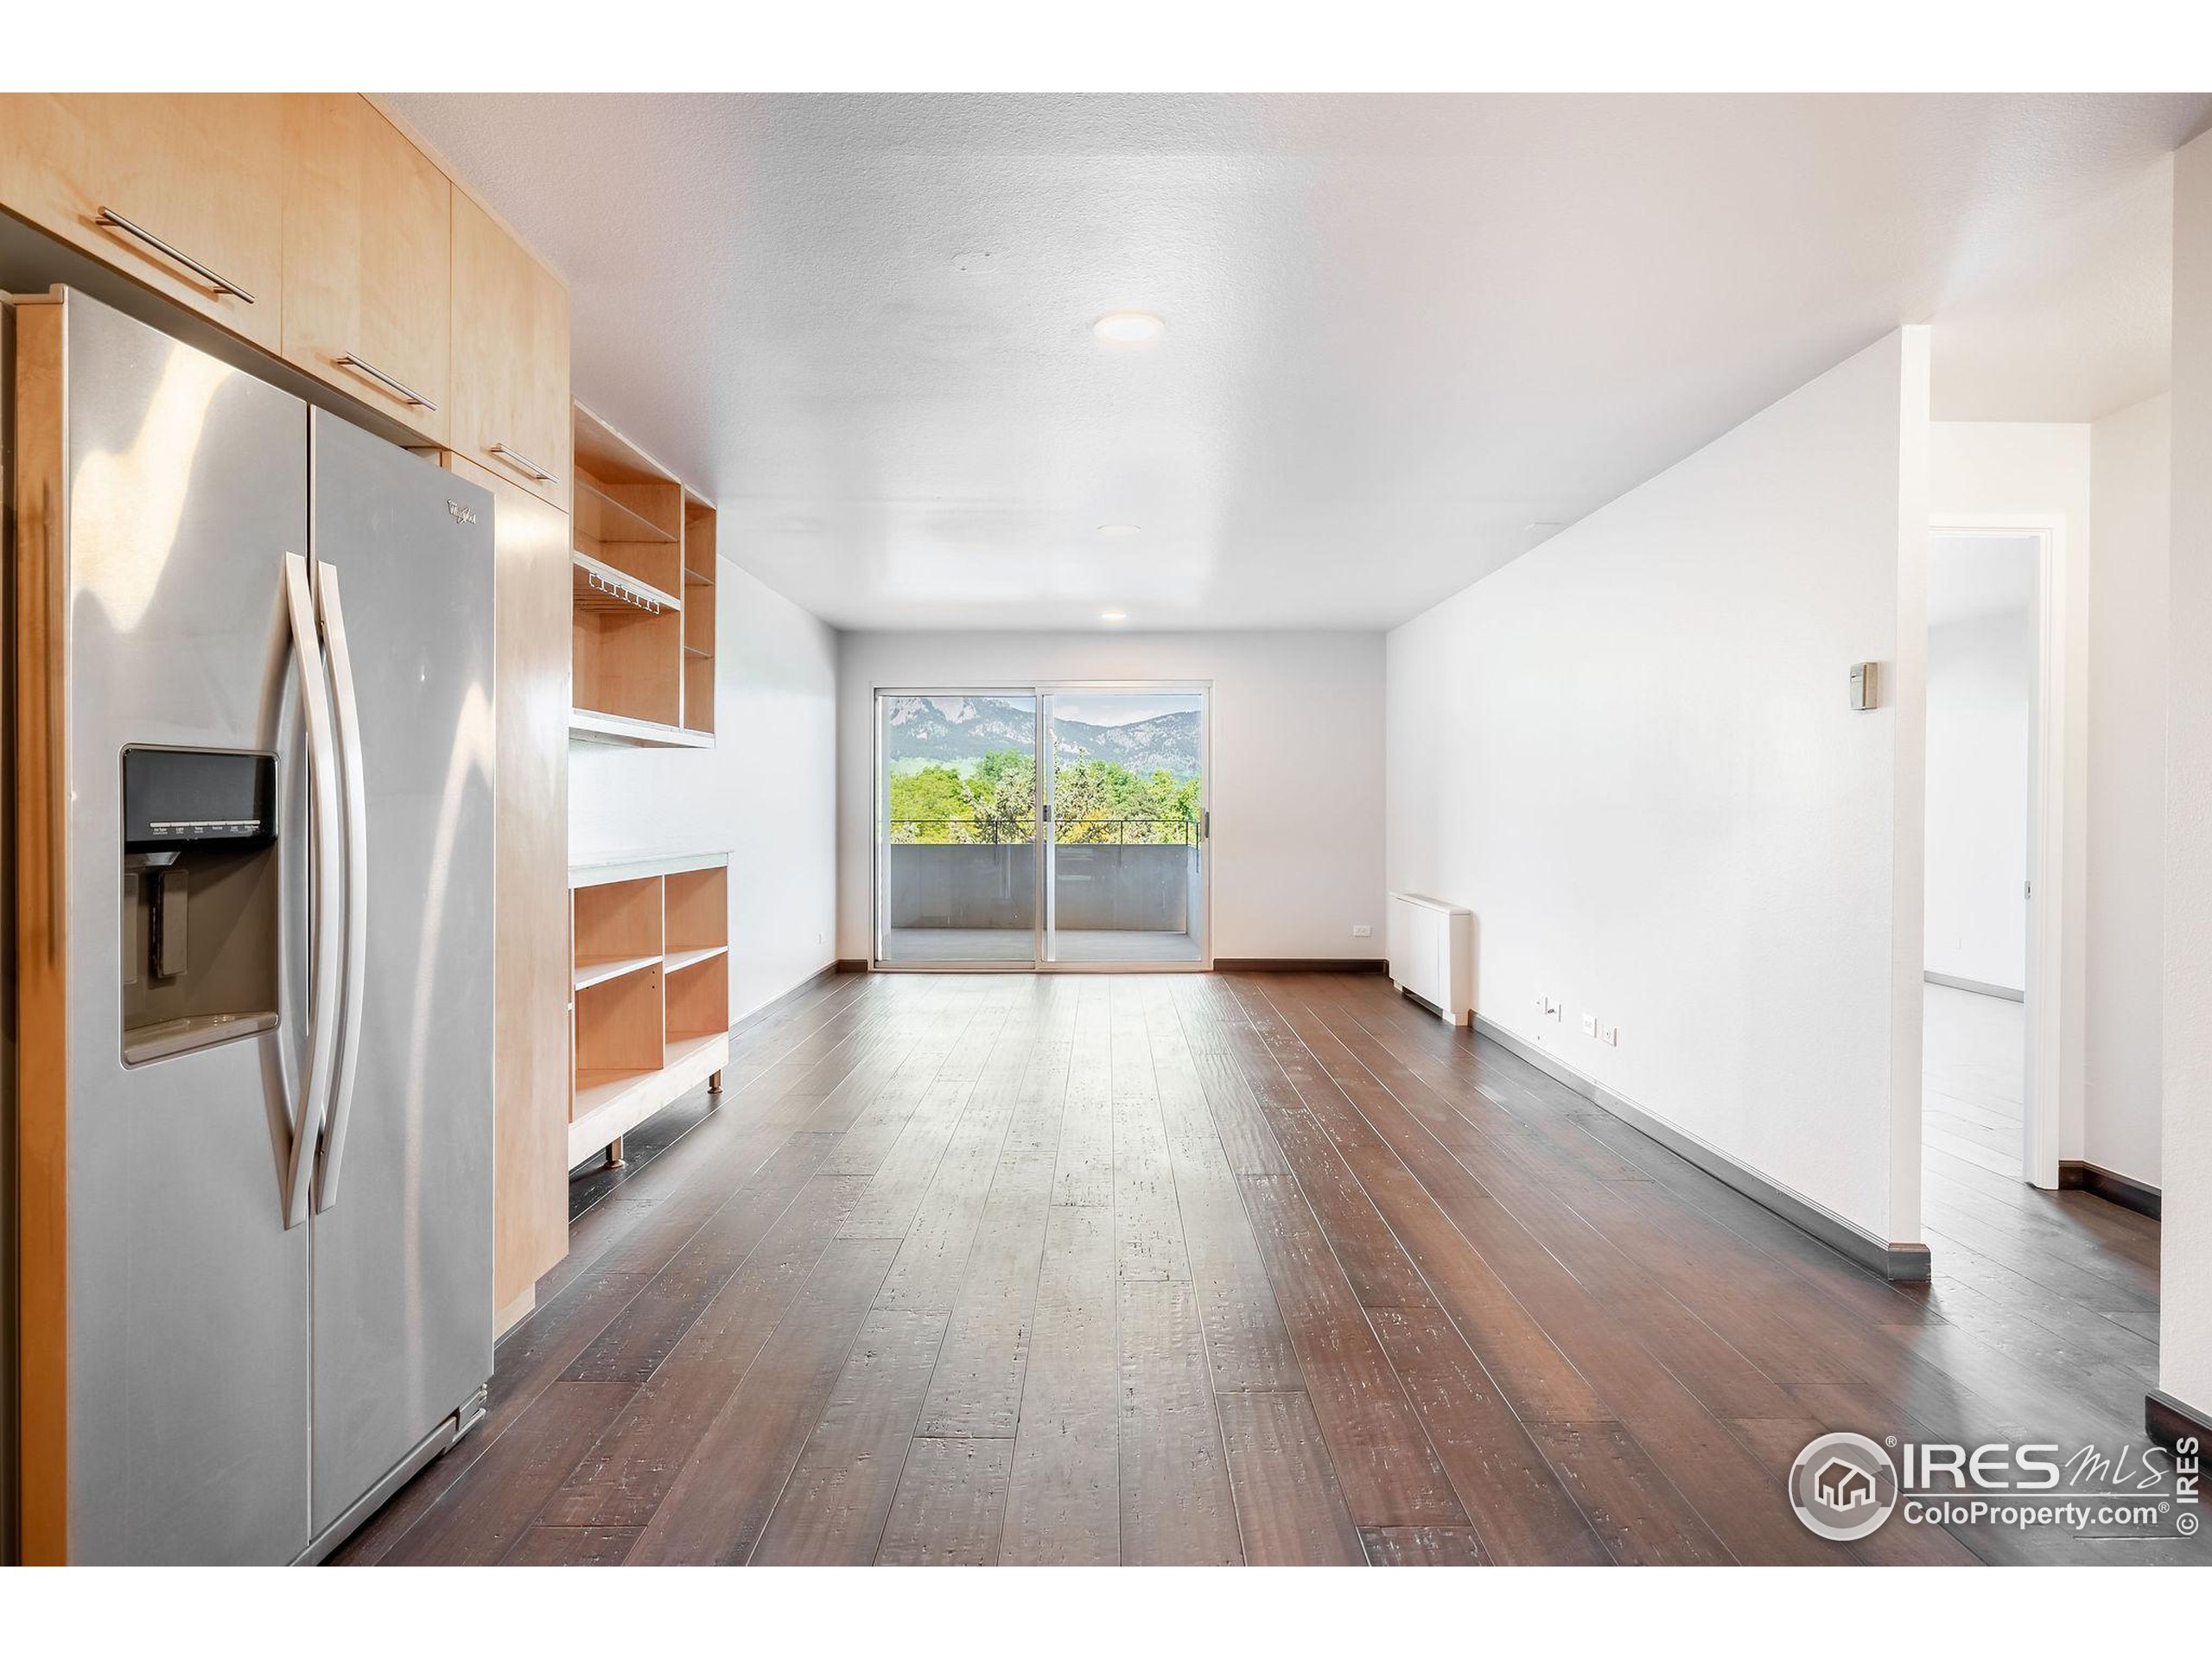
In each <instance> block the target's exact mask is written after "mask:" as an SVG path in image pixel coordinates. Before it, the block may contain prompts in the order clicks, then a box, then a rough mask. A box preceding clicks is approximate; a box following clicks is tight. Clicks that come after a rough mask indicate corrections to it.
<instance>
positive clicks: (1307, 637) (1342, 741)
mask: <svg viewBox="0 0 2212 1659" xmlns="http://www.w3.org/2000/svg"><path fill="white" fill-rule="evenodd" d="M842 644H843V654H842V668H841V671H840V676H839V685H840V699H839V707H838V715H837V723H838V779H839V791H838V813H837V819H838V834H837V865H838V895H839V903H838V907H837V938H838V946H837V954H838V955H839V956H840V957H846V958H848V959H855V960H865V959H866V958H867V957H868V955H869V949H868V928H869V904H870V892H869V888H870V880H871V875H870V872H871V869H872V853H873V844H874V827H873V825H872V823H871V822H870V815H871V813H872V811H873V803H874V785H873V779H872V772H873V768H874V717H875V714H874V691H875V690H876V688H878V687H879V686H881V687H897V686H906V687H931V686H944V687H966V688H974V689H978V690H983V689H988V688H990V687H992V686H995V685H1008V684H1021V683H1034V682H1036V681H1039V680H1211V682H1212V683H1213V698H1212V718H1213V733H1212V752H1211V765H1212V772H1213V775H1212V777H1211V779H1209V781H1208V792H1209V800H1210V802H1211V811H1212V813H1213V863H1212V874H1213V894H1212V944H1213V954H1214V955H1215V957H1376V956H1380V955H1382V954H1383V950H1384V940H1383V636H1382V635H1381V634H1379V633H1150V634H1145V633H1133V634H1122V633H1109V632H1098V633H1046V634H1039V633H925V632H912V633H908V632H897V633H849V634H847V635H845V636H844V638H843V641H842ZM1354 925H1365V926H1368V927H1371V928H1373V929H1374V930H1375V931H1374V933H1373V934H1372V936H1371V937H1370V938H1363V939H1362V938H1353V937H1352V931H1351V930H1352V928H1353V926H1354Z"/></svg>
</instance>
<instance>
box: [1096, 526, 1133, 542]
mask: <svg viewBox="0 0 2212 1659" xmlns="http://www.w3.org/2000/svg"><path fill="white" fill-rule="evenodd" d="M1098 534H1099V537H1101V539H1103V540H1105V541H1109V542H1126V541H1128V539H1129V537H1132V536H1141V535H1143V534H1144V526H1143V525H1142V524H1101V525H1099V526H1098Z"/></svg>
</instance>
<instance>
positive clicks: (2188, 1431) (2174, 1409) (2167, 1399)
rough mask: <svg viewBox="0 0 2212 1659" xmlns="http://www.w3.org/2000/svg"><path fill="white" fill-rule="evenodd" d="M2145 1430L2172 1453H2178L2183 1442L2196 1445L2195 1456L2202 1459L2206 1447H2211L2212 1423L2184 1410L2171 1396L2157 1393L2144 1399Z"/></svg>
mask: <svg viewBox="0 0 2212 1659" xmlns="http://www.w3.org/2000/svg"><path fill="white" fill-rule="evenodd" d="M2143 1427H2144V1428H2145V1430H2147V1431H2148V1432H2149V1433H2150V1436H2151V1438H2152V1440H2156V1441H2157V1442H2158V1444H2159V1445H2160V1446H2164V1447H2165V1448H2166V1450H2167V1451H2169V1452H2173V1451H2177V1450H2178V1449H2179V1448H2180V1446H2181V1443H2182V1442H2183V1440H2194V1441H2196V1452H2195V1453H2194V1455H2195V1456H2196V1457H2199V1458H2202V1456H2203V1455H2204V1451H2205V1448H2206V1447H2207V1446H2212V1422H2207V1421H2205V1419H2204V1417H2203V1415H2202V1413H2199V1412H2197V1411H2196V1410H2195V1409H2193V1408H2190V1407H2188V1406H2184V1405H2183V1404H2182V1402H2180V1401H2178V1400H2177V1399H2175V1398H2174V1397H2173V1395H2171V1394H2161V1393H2159V1392H2158V1390H2157V1389H2152V1391H2151V1392H2150V1393H2148V1394H2146V1395H2144V1396H2143Z"/></svg>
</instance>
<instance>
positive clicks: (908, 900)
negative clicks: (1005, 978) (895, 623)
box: [873, 683, 1211, 971]
mask: <svg viewBox="0 0 2212 1659" xmlns="http://www.w3.org/2000/svg"><path fill="white" fill-rule="evenodd" d="M1207 696H1208V688H1207V687H1205V685H1203V684H1180V683H1179V684H1166V683H1114V684H1081V685H1078V684H1065V683H1054V684H1042V683H1040V684H1035V685H1028V686H1015V687H995V688H981V687H977V688H956V689H951V690H943V689H937V688H923V689H915V690H906V689H891V688H879V689H878V690H877V691H876V694H875V697H876V766H875V784H876V810H875V883H874V912H875V913H874V933H873V937H874V951H875V956H874V965H875V966H877V967H880V968H927V969H1045V970H1050V969H1088V970H1093V971H1098V970H1112V969H1147V970H1158V969H1202V968H1204V967H1205V966H1207V965H1208V963H1209V962H1210V959H1211V957H1210V950H1209V948H1208V945H1207V943H1206V918H1207V904H1206V899H1207V889H1208V887H1209V880H1208V870H1207V860H1208V856H1209V851H1210V849H1209V845H1208V834H1207V832H1208V829H1209V827H1210V820H1209V814H1208V810H1207V805H1206V789H1207V779H1208V770H1209V767H1208V753H1207V747H1208V739H1209V729H1210V723H1209V721H1208V719H1207V713H1208V710H1207Z"/></svg>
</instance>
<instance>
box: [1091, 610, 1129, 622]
mask: <svg viewBox="0 0 2212 1659" xmlns="http://www.w3.org/2000/svg"><path fill="white" fill-rule="evenodd" d="M1098 620H1100V621H1101V622H1126V621H1128V620H1129V613H1128V612H1127V611H1101V612H1099V613H1098Z"/></svg>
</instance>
